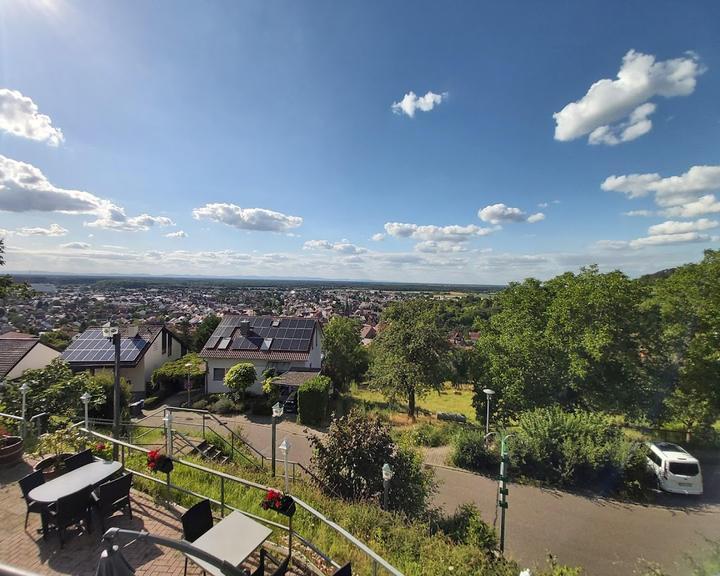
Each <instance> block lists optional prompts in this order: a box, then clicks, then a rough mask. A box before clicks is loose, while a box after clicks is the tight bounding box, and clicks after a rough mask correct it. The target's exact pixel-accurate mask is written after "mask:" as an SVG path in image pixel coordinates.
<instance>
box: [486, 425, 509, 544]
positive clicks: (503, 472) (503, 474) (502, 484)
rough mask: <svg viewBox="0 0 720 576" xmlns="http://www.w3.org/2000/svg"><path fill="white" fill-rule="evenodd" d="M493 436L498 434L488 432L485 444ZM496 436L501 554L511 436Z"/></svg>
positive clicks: (506, 502) (503, 540) (503, 537)
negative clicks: (498, 445)
mask: <svg viewBox="0 0 720 576" xmlns="http://www.w3.org/2000/svg"><path fill="white" fill-rule="evenodd" d="M493 434H498V433H497V432H490V433H488V434H486V435H485V441H486V442H487V439H488V437H490V436H492V435H493ZM498 436H499V437H500V478H499V479H498V483H499V489H498V492H499V494H498V502H497V505H498V506H499V507H500V553H501V554H503V553H504V552H505V512H506V511H507V509H508V501H507V497H508V493H509V492H510V491H509V490H508V487H507V481H508V466H509V464H510V459H509V457H508V452H507V441H508V438H510V437H511V436H513V434H498Z"/></svg>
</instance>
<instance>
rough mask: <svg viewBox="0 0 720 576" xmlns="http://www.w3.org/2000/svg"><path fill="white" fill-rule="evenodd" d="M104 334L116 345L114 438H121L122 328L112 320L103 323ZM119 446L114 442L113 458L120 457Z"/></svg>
mask: <svg viewBox="0 0 720 576" xmlns="http://www.w3.org/2000/svg"><path fill="white" fill-rule="evenodd" d="M102 332H103V336H104V337H105V338H107V339H108V340H110V341H111V342H112V343H113V345H114V346H115V382H114V384H113V438H115V439H116V440H119V439H120V330H119V329H118V327H117V326H110V322H108V323H106V324H105V325H103V328H102ZM119 450H120V448H119V446H118V445H117V444H116V443H114V442H113V460H117V459H118V453H119Z"/></svg>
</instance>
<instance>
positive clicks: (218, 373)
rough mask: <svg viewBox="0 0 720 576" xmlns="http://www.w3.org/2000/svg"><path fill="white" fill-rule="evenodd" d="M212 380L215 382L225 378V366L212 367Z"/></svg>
mask: <svg viewBox="0 0 720 576" xmlns="http://www.w3.org/2000/svg"><path fill="white" fill-rule="evenodd" d="M213 380H214V381H215V382H222V381H223V380H225V368H213Z"/></svg>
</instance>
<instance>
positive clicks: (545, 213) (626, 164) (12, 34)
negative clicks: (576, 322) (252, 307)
mask: <svg viewBox="0 0 720 576" xmlns="http://www.w3.org/2000/svg"><path fill="white" fill-rule="evenodd" d="M0 237H4V238H5V245H6V255H5V256H6V258H5V259H6V269H7V271H9V272H63V273H78V274H87V273H95V274H106V273H108V274H109V273H112V274H118V273H120V274H157V275H167V274H172V275H207V276H227V277H258V276H260V277H284V278H292V277H297V278H329V279H356V280H378V281H412V282H451V283H469V284H474V283H481V284H501V283H505V282H509V281H514V280H521V279H523V278H525V277H528V276H534V277H538V278H543V279H544V278H549V277H551V276H554V275H556V274H559V273H562V272H564V271H567V270H578V269H579V268H580V267H582V266H586V265H590V264H594V263H597V264H598V265H599V266H600V268H601V270H612V269H615V268H619V269H621V270H623V271H624V272H626V273H627V274H629V275H631V276H637V275H641V274H645V273H649V272H654V271H657V270H661V269H665V268H669V267H672V266H676V265H679V264H682V263H685V262H691V261H697V260H699V259H700V258H702V253H703V250H705V249H708V248H714V249H718V248H720V3H718V2H717V1H715V0H711V1H697V2H683V1H672V2H671V1H663V0H658V1H654V2H643V1H631V2H620V1H618V2H607V1H602V2H601V1H586V2H573V1H562V2H561V1H548V2H536V1H534V0H532V1H531V0H528V1H525V2H520V1H515V2H495V3H490V2H474V1H469V0H468V1H457V2H451V3H448V2H425V1H412V2H410V1H394V2H385V1H380V0H375V1H363V2H359V1H354V0H348V1H346V2H336V1H332V0H327V1H324V0H316V1H312V2H309V1H306V2H302V1H290V0H285V1H276V0H263V1H256V2H245V1H236V0H232V1H231V0H228V1H212V2H185V1H179V0H172V1H159V0H158V1H154V2H145V1H141V0H123V1H105V2H92V1H89V0H88V1H84V2H80V1H69V0H3V1H2V2H0Z"/></svg>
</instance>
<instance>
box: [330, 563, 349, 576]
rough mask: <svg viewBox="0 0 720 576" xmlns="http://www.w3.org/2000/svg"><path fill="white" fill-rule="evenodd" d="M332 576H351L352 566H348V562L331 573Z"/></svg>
mask: <svg viewBox="0 0 720 576" xmlns="http://www.w3.org/2000/svg"><path fill="white" fill-rule="evenodd" d="M333 576H352V566H351V565H350V562H348V563H347V564H345V566H342V567H341V568H338V569H337V570H335V572H333Z"/></svg>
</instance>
